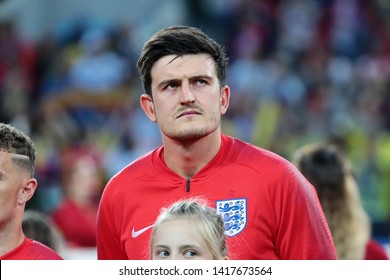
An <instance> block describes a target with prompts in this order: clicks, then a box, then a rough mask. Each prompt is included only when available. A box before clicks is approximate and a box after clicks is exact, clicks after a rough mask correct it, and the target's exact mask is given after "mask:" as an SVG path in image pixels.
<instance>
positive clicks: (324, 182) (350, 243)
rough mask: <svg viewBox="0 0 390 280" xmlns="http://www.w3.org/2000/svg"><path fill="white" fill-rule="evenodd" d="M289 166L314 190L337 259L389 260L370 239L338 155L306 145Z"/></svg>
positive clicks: (352, 181) (351, 178)
mask: <svg viewBox="0 0 390 280" xmlns="http://www.w3.org/2000/svg"><path fill="white" fill-rule="evenodd" d="M292 162H293V163H294V164H295V165H296V166H297V167H298V169H299V170H300V171H301V172H302V174H303V175H304V176H305V177H306V178H307V179H308V180H309V182H310V183H312V184H313V186H314V187H315V188H316V190H317V193H318V197H319V199H320V202H321V205H322V207H323V209H324V213H325V216H326V219H327V221H328V224H329V228H330V231H331V233H332V236H333V240H334V242H335V246H336V251H337V256H338V259H341V260H364V259H365V260H385V259H386V260H387V259H389V256H388V255H387V253H386V251H385V249H384V247H382V245H381V244H380V243H379V242H377V241H376V240H375V239H373V238H372V233H371V224H370V223H371V221H370V220H369V217H368V215H367V213H366V211H365V209H364V208H363V205H362V202H361V198H360V193H359V188H358V185H357V182H356V177H355V174H354V171H353V169H352V165H351V163H350V162H349V161H348V160H347V159H346V158H345V157H344V156H343V155H342V153H341V151H340V150H338V149H337V148H336V146H331V145H307V146H304V147H302V148H300V149H298V150H297V151H296V152H295V153H294V154H293V156H292Z"/></svg>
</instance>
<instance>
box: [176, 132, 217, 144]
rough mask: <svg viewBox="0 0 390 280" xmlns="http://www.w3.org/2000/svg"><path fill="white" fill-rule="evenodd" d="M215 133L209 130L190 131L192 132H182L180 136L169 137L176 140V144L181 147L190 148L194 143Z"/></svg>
mask: <svg viewBox="0 0 390 280" xmlns="http://www.w3.org/2000/svg"><path fill="white" fill-rule="evenodd" d="M213 131H214V130H213ZM213 131H210V130H208V129H201V130H192V129H190V130H187V131H184V132H181V133H180V134H176V135H171V136H169V137H170V138H171V139H172V140H174V141H175V142H178V143H180V144H181V145H184V146H190V145H192V144H193V143H194V142H196V141H198V140H199V139H201V138H203V137H205V136H207V135H209V134H210V133H212V132H213Z"/></svg>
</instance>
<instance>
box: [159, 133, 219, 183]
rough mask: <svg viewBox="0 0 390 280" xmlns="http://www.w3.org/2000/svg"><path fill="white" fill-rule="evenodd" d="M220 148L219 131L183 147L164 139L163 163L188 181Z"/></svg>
mask: <svg viewBox="0 0 390 280" xmlns="http://www.w3.org/2000/svg"><path fill="white" fill-rule="evenodd" d="M220 147H221V133H220V132H219V131H216V132H214V133H212V134H210V135H208V136H206V137H203V138H201V139H199V140H197V141H195V142H194V143H192V144H190V145H185V146H183V145H181V144H180V143H177V142H174V141H172V140H170V139H164V159H165V163H166V164H167V166H168V167H169V168H170V169H171V170H173V171H174V172H176V173H177V174H178V175H180V176H181V177H183V178H184V179H190V178H192V177H193V176H194V175H195V174H196V173H197V172H198V171H199V170H201V169H202V168H203V167H204V166H206V165H207V164H208V163H209V162H210V161H211V160H212V159H213V158H214V157H215V155H216V154H217V153H218V151H219V149H220Z"/></svg>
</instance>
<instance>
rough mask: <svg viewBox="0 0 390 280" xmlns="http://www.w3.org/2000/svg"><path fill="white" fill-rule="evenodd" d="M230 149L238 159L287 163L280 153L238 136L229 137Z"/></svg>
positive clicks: (254, 161)
mask: <svg viewBox="0 0 390 280" xmlns="http://www.w3.org/2000/svg"><path fill="white" fill-rule="evenodd" d="M227 139H230V140H228V141H230V143H231V144H230V147H231V150H232V151H233V152H234V153H236V155H237V157H238V158H239V159H242V160H245V161H249V162H251V163H256V162H258V163H262V162H269V163H273V164H280V165H289V164H290V163H289V161H288V160H286V159H285V158H284V157H282V156H281V155H279V154H277V153H275V152H273V151H271V150H267V149H265V148H262V147H259V146H256V145H255V144H253V143H249V142H245V141H243V140H240V139H238V138H234V137H229V136H228V138H227Z"/></svg>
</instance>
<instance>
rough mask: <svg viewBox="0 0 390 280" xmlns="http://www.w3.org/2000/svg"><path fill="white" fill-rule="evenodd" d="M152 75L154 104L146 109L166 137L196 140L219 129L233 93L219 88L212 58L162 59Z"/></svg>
mask: <svg viewBox="0 0 390 280" xmlns="http://www.w3.org/2000/svg"><path fill="white" fill-rule="evenodd" d="M151 76H152V94H153V101H152V100H149V102H146V103H145V104H144V105H143V108H144V110H145V112H146V114H147V115H148V117H149V118H150V119H151V120H152V121H156V122H157V124H158V126H159V127H160V129H161V132H162V134H163V136H165V137H168V138H171V139H174V140H178V141H194V140H197V139H199V138H201V137H204V136H206V135H208V134H210V133H212V132H214V131H216V130H217V129H219V126H220V121H221V115H223V114H225V112H226V110H227V108H228V104H229V96H230V91H229V88H228V87H227V86H224V87H223V88H222V89H221V88H220V85H219V81H218V78H217V75H216V70H215V64H214V61H213V60H212V58H211V57H210V56H209V55H207V54H196V55H183V56H180V57H176V56H175V55H168V56H165V57H162V58H161V59H159V60H158V61H157V62H156V63H155V64H154V66H153V68H152V70H151ZM141 103H142V101H141Z"/></svg>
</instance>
